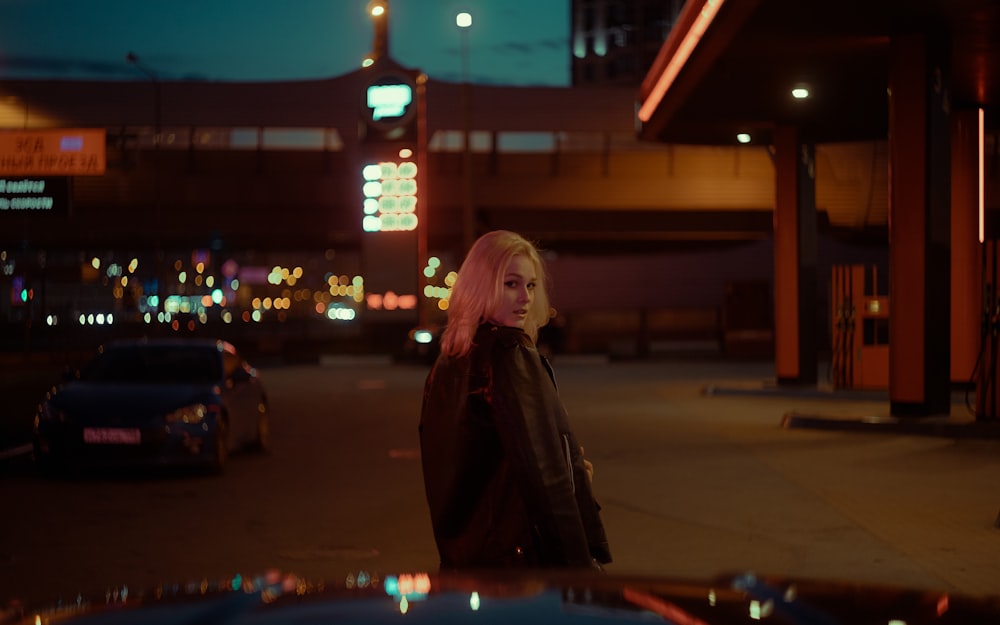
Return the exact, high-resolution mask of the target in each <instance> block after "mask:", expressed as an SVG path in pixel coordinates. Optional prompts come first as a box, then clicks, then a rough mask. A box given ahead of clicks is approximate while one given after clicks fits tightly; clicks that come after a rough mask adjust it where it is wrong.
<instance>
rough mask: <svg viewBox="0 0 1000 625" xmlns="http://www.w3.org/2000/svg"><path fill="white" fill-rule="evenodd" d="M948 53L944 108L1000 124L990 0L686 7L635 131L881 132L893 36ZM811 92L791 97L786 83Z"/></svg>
mask: <svg viewBox="0 0 1000 625" xmlns="http://www.w3.org/2000/svg"><path fill="white" fill-rule="evenodd" d="M907 35H925V36H927V37H928V39H931V40H933V41H937V42H941V45H943V46H944V48H945V49H946V50H949V49H950V53H948V54H947V56H950V64H948V67H947V70H948V71H946V72H942V80H943V81H945V83H946V85H947V87H948V88H949V91H950V100H951V104H952V107H954V108H956V109H961V108H979V107H983V108H985V109H986V111H987V113H986V119H987V131H991V130H995V129H996V128H998V127H1000V124H998V120H997V117H998V116H997V115H995V114H993V115H991V114H990V113H991V111H998V110H1000V2H997V0H845V1H825V2H803V1H802V0H688V2H687V3H686V4H685V5H684V8H683V9H682V11H681V14H680V16H679V18H678V20H677V22H676V24H675V26H674V28H673V30H672V31H671V33H670V35H669V37H668V39H667V41H666V42H665V43H664V46H663V47H662V49H661V50H660V53H659V55H658V57H657V59H656V61H655V62H654V64H653V67H652V68H651V70H650V72H649V74H648V75H647V77H646V80H645V81H644V82H643V85H642V87H641V89H640V93H639V98H638V107H639V108H638V111H639V114H638V117H639V122H640V124H641V126H640V131H639V134H640V136H641V137H642V138H643V139H647V140H651V141H664V142H671V143H690V144H703V145H732V144H735V143H736V135H737V133H748V134H749V135H750V136H751V137H752V142H753V143H757V144H767V143H769V141H770V132H771V130H772V128H773V127H774V126H775V125H776V124H793V125H796V126H797V127H798V128H799V130H800V132H801V133H802V136H803V138H807V139H808V140H811V141H814V142H838V141H859V140H871V139H880V138H885V137H887V135H888V131H889V129H888V119H889V116H888V89H889V87H890V84H889V53H890V45H891V41H892V40H893V38H894V37H897V36H907ZM800 87H802V88H807V89H808V90H809V94H810V96H809V97H808V98H804V99H795V98H793V97H792V96H791V91H792V89H794V88H800Z"/></svg>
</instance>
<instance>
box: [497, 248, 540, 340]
mask: <svg viewBox="0 0 1000 625" xmlns="http://www.w3.org/2000/svg"><path fill="white" fill-rule="evenodd" d="M502 278H503V296H502V298H501V300H500V305H499V306H497V308H496V310H494V311H493V314H491V315H490V321H492V322H493V323H495V324H497V325H500V326H510V327H513V328H524V322H525V321H526V320H527V318H528V311H529V310H531V305H532V303H533V302H534V301H535V284H536V283H537V282H538V276H536V275H535V264H534V263H532V262H531V259H530V258H528V257H527V256H523V255H520V254H518V255H517V256H514V257H513V258H511V259H510V263H508V265H507V267H506V269H505V270H504V272H503V276H502Z"/></svg>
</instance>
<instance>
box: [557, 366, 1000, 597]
mask: <svg viewBox="0 0 1000 625" xmlns="http://www.w3.org/2000/svg"><path fill="white" fill-rule="evenodd" d="M555 366H556V371H557V377H558V378H559V380H560V388H561V390H562V394H563V397H564V400H565V401H566V403H567V406H568V407H569V408H570V413H571V415H572V417H573V418H574V420H575V422H576V423H577V428H578V430H580V433H579V435H580V437H581V440H582V441H583V442H584V445H585V446H586V447H587V453H588V456H591V459H592V460H593V462H594V463H595V465H596V474H595V490H596V492H597V493H598V497H599V499H600V500H601V503H602V505H603V506H604V509H603V512H602V514H603V515H604V518H605V522H606V524H607V526H608V531H609V535H610V539H611V543H612V550H613V551H614V554H615V563H613V564H612V565H611V566H610V567H609V570H612V571H616V572H621V573H657V574H664V573H665V574H676V575H680V576H690V575H695V576H700V577H705V576H712V575H716V574H718V573H719V572H720V571H727V570H728V571H739V570H752V571H757V572H760V573H779V574H786V575H793V576H798V577H806V578H822V579H831V578H832V579H841V580H851V581H857V582H866V583H877V584H892V585H903V586H911V587H918V588H927V589H934V590H944V591H951V592H964V593H972V594H996V593H998V591H1000V529H998V528H997V516H998V512H1000V453H998V452H1000V439H998V436H997V427H996V426H995V425H994V424H992V423H979V424H976V423H975V422H974V420H973V419H972V416H971V414H970V413H969V412H968V410H967V408H966V405H965V394H964V393H956V394H955V395H954V400H955V402H954V405H953V406H952V412H951V414H949V415H946V416H942V417H934V418H931V419H926V420H912V419H908V420H899V419H893V418H892V417H890V415H889V402H888V397H887V395H886V394H885V393H871V392H866V393H857V392H830V391H829V390H828V389H823V388H816V389H779V388H777V387H775V386H774V385H773V383H772V380H773V377H774V376H773V365H772V363H769V362H760V363H732V362H721V361H715V362H712V361H709V360H705V361H695V362H691V361H663V362H653V363H645V364H638V363H636V364H631V363H613V364H607V365H595V364H593V363H591V364H590V365H587V366H583V365H575V364H573V363H572V362H560V361H559V360H558V359H556V362H555ZM587 367H590V368H594V367H597V368H599V369H600V370H599V371H598V372H596V373H594V372H591V373H589V374H587V373H584V372H583V370H584V369H586V368H587ZM609 415H611V416H609ZM588 441H589V442H588Z"/></svg>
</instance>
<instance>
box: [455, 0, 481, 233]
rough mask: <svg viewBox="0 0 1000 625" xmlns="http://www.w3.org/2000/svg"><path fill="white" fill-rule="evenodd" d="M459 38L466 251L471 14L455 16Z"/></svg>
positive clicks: (470, 229)
mask: <svg viewBox="0 0 1000 625" xmlns="http://www.w3.org/2000/svg"><path fill="white" fill-rule="evenodd" d="M455 24H456V25H457V26H458V32H459V37H460V38H461V57H462V175H463V178H464V180H463V182H464V197H463V201H462V247H463V249H464V251H465V252H468V251H469V249H470V248H471V247H472V243H473V242H474V241H475V231H476V224H475V214H476V213H475V208H474V206H473V202H472V146H471V145H470V141H469V135H470V134H471V132H472V102H471V98H470V93H469V29H470V28H472V14H470V13H465V12H462V13H459V14H458V15H456V16H455Z"/></svg>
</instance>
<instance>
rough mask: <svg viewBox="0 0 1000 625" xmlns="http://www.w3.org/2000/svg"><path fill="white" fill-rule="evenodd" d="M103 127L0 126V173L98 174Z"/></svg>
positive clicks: (101, 168) (102, 153) (101, 162)
mask: <svg viewBox="0 0 1000 625" xmlns="http://www.w3.org/2000/svg"><path fill="white" fill-rule="evenodd" d="M104 135H105V131H104V129H103V128H49V129H39V130H0V176H100V175H103V174H104V170H105V168H106V166H107V158H106V153H105V136H104Z"/></svg>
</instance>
